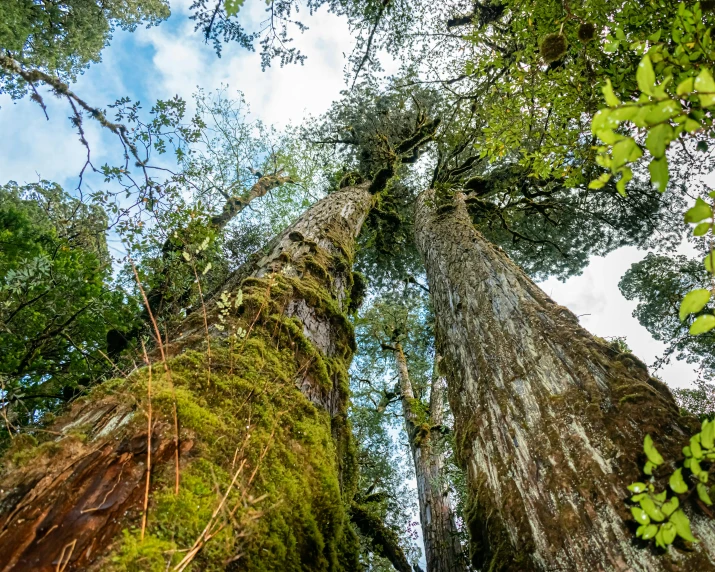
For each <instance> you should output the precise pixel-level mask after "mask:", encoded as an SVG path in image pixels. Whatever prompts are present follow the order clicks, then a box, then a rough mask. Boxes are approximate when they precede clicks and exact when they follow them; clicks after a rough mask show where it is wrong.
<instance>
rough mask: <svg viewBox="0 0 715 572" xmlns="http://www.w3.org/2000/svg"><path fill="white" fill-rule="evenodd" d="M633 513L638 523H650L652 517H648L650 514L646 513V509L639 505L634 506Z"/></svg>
mask: <svg viewBox="0 0 715 572" xmlns="http://www.w3.org/2000/svg"><path fill="white" fill-rule="evenodd" d="M631 514H632V515H633V518H634V519H635V520H636V522H637V523H639V524H650V518H649V517H648V515H647V514H646V513H645V511H644V510H643V509H642V508H639V507H637V506H632V507H631Z"/></svg>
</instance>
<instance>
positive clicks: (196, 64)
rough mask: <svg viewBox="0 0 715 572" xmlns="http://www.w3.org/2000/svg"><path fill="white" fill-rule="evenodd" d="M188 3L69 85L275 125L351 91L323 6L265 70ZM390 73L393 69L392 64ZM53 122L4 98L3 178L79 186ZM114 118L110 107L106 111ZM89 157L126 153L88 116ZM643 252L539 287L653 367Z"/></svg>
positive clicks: (63, 113) (92, 181) (677, 379)
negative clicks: (235, 104)
mask: <svg viewBox="0 0 715 572" xmlns="http://www.w3.org/2000/svg"><path fill="white" fill-rule="evenodd" d="M190 3H191V0H178V1H172V3H171V5H172V17H171V18H170V19H169V20H168V21H167V22H164V23H162V24H161V25H160V26H158V27H153V28H150V29H144V28H139V29H137V31H136V32H134V33H127V32H122V31H118V32H117V33H116V34H115V36H114V38H113V40H112V43H111V45H110V46H109V47H108V48H107V49H105V51H104V52H103V56H102V58H103V61H102V62H101V63H99V64H95V65H93V66H91V67H90V69H89V70H87V71H86V72H85V73H84V74H83V75H82V76H81V77H80V78H79V80H78V82H77V83H76V84H75V85H74V86H73V89H74V91H75V92H76V93H78V94H79V95H80V96H81V97H83V98H84V99H85V100H87V101H88V102H89V103H90V104H92V105H95V106H99V107H104V106H106V105H107V104H109V103H112V102H114V101H115V100H116V99H118V98H120V97H123V96H129V97H130V98H132V99H133V100H139V101H141V102H142V103H143V106H144V107H145V108H149V107H151V103H152V102H153V101H155V100H157V99H168V98H171V97H173V96H174V95H179V96H181V97H183V98H184V99H186V100H187V102H189V103H190V101H191V95H192V94H193V93H194V92H195V91H196V89H197V86H201V87H202V88H204V89H205V90H206V91H207V92H208V91H212V90H214V89H217V88H219V87H221V86H228V91H229V94H230V93H231V92H232V91H233V90H240V91H242V92H243V93H244V94H245V97H246V101H247V102H248V104H249V106H250V109H251V114H252V116H253V117H254V118H259V119H261V120H263V121H264V122H265V123H267V124H273V125H276V126H277V127H281V126H285V125H286V124H288V123H290V122H292V123H293V124H298V123H300V122H301V121H302V119H303V118H304V117H306V116H307V115H309V114H312V115H318V114H320V113H321V112H323V111H325V110H326V109H327V108H328V106H329V105H330V103H331V102H332V101H333V100H335V99H337V98H338V97H339V94H340V91H341V90H342V89H345V87H346V86H345V84H344V74H343V71H344V66H345V61H346V56H347V54H349V53H350V51H351V49H352V45H353V42H352V39H351V37H350V32H349V30H348V26H347V24H346V22H345V20H344V19H342V18H339V17H337V16H334V15H332V14H329V13H327V11H326V10H320V11H318V13H317V14H315V15H313V16H308V15H307V14H303V16H305V18H304V21H305V22H306V23H307V24H308V26H309V30H308V31H306V32H305V33H304V34H302V35H300V34H299V35H298V36H297V37H296V41H295V44H296V45H297V46H298V47H299V48H300V50H301V51H302V52H303V53H305V54H306V55H307V56H308V58H307V60H306V62H305V64H304V65H303V66H300V65H291V66H286V67H284V68H280V67H278V66H276V67H272V68H269V69H268V70H266V71H265V72H263V71H261V67H260V55H259V54H258V53H257V52H248V51H246V50H244V49H242V48H240V47H239V46H237V45H226V46H225V47H224V49H223V54H222V57H221V58H218V57H217V56H216V54H215V52H214V50H213V48H212V47H211V46H210V45H206V44H205V43H204V42H203V40H202V38H201V37H200V35H199V34H198V33H195V32H194V31H193V27H194V22H193V21H191V20H189V19H188V14H189V12H188V6H189V5H190ZM240 16H241V18H242V19H243V20H244V21H245V22H246V23H247V26H246V27H247V29H255V28H256V27H257V26H258V25H260V22H261V21H263V20H264V19H265V17H266V13H265V7H264V5H263V3H262V2H247V3H245V4H244V6H243V7H242V11H241V13H240ZM387 69H388V72H389V71H390V66H389V62H388V66H387ZM45 101H46V103H47V104H48V113H49V116H50V120H49V121H47V120H46V119H45V117H44V115H43V113H42V111H41V109H40V108H39V106H38V105H37V104H35V103H34V102H32V101H30V100H29V99H27V98H26V99H24V100H21V101H19V102H12V101H10V99H9V98H8V97H7V96H2V95H0V133H4V134H9V136H5V137H3V138H1V139H0V183H5V182H6V181H8V180H15V181H17V182H19V183H26V182H32V181H36V180H38V178H44V179H48V180H52V181H56V182H58V183H60V184H62V185H63V186H64V187H65V188H66V189H68V190H69V189H74V188H76V186H77V175H78V173H79V171H80V169H81V168H82V165H83V164H84V161H85V157H86V150H85V149H84V148H83V147H82V145H81V144H80V142H79V140H78V138H77V136H76V133H75V132H74V128H73V127H72V125H71V124H70V122H69V121H68V120H67V116H68V115H69V111H68V109H67V106H66V104H65V102H63V101H59V100H57V99H56V98H54V97H52V96H49V95H48V96H46V97H45ZM110 118H111V114H110ZM85 129H86V131H87V138H88V140H89V142H90V145H91V148H92V159H93V161H94V162H95V164H97V165H101V164H102V163H104V162H105V161H114V162H116V161H117V160H118V158H120V157H121V149H120V147H119V143H118V141H116V139H115V138H114V137H113V136H111V135H110V134H108V133H107V132H106V130H104V129H102V128H100V127H99V126H98V125H96V123H94V122H91V121H89V120H88V121H86V122H85ZM101 184H102V181H101V180H100V179H99V178H98V177H93V178H92V177H90V178H89V179H88V180H87V188H88V189H89V190H92V189H93V188H97V187H98V186H100V185H101ZM644 255H645V253H644V252H642V251H638V250H636V249H634V248H631V247H627V248H621V249H619V250H617V251H615V252H613V253H611V254H609V255H608V256H606V257H596V258H593V259H592V261H591V264H590V265H589V266H588V268H586V270H585V271H584V272H583V273H582V274H581V275H580V276H575V277H572V278H570V279H569V280H567V281H566V282H559V281H558V280H555V279H550V280H547V281H546V282H544V283H543V284H542V287H543V288H544V290H545V291H546V293H547V294H549V295H551V296H552V297H553V298H554V299H555V300H556V301H557V302H558V303H559V304H562V305H564V306H566V307H568V308H570V309H571V310H572V311H573V312H574V313H575V314H576V315H578V316H580V320H581V324H582V325H583V326H584V327H586V328H587V329H588V330H589V331H591V332H592V333H593V334H596V335H598V336H601V337H605V338H608V337H612V336H625V337H626V338H627V342H628V344H629V345H630V347H631V348H632V349H633V351H634V352H635V353H636V355H638V356H639V357H640V358H641V359H642V360H643V361H644V362H645V363H648V364H652V363H653V362H654V361H655V359H656V358H657V356H658V355H659V354H660V353H661V352H662V351H663V349H664V345H663V344H662V343H660V342H657V341H655V340H654V339H653V338H652V337H651V336H650V335H649V334H648V332H647V331H646V330H645V329H644V328H643V327H641V326H640V325H639V324H638V322H637V320H636V319H635V318H633V317H632V316H631V314H632V312H633V309H634V308H635V304H636V303H635V302H631V301H628V300H626V299H624V298H623V296H622V295H621V293H620V291H619V290H618V281H619V280H620V278H621V276H622V275H623V273H624V272H625V271H626V270H627V269H628V268H629V267H630V265H631V264H632V263H633V262H636V261H638V260H640V259H641V258H642V257H643V256H644ZM656 374H657V375H658V376H659V377H661V378H662V379H664V380H665V381H666V382H667V383H669V384H670V385H671V386H674V387H682V386H686V385H688V384H689V383H690V382H691V381H692V380H693V379H695V373H694V371H693V368H692V367H691V366H690V365H688V364H685V363H683V362H674V363H672V364H671V365H668V366H666V367H664V368H663V369H661V370H660V371H658V372H656Z"/></svg>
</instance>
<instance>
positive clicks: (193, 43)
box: [136, 2, 353, 125]
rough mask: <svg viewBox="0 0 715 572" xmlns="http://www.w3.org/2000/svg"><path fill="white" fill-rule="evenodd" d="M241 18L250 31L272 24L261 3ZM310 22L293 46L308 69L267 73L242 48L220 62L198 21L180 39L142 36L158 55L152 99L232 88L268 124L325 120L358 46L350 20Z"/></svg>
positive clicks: (161, 33) (167, 34)
mask: <svg viewBox="0 0 715 572" xmlns="http://www.w3.org/2000/svg"><path fill="white" fill-rule="evenodd" d="M241 14H242V16H243V18H244V19H245V20H246V21H249V20H250V22H251V23H250V24H247V25H246V27H247V29H255V28H256V26H257V23H259V22H261V21H263V20H265V18H266V14H265V10H264V7H263V6H261V5H260V3H255V2H254V3H250V4H247V5H245V6H244V9H242V12H241ZM306 21H307V23H308V24H309V25H310V27H311V28H312V29H311V30H308V31H307V32H306V33H305V34H302V35H301V34H298V35H297V36H296V38H295V41H294V42H293V43H292V44H291V46H292V45H295V46H296V47H298V48H299V49H300V51H301V52H302V53H304V54H305V55H306V56H307V60H306V62H305V64H304V65H295V64H292V65H289V66H286V67H283V68H281V67H278V65H277V62H274V66H273V67H270V68H268V69H267V70H266V71H265V72H262V71H261V66H260V54H259V53H258V52H248V51H246V50H244V49H243V48H241V47H240V46H238V45H226V46H225V47H224V49H223V52H222V57H221V58H217V57H216V54H215V53H214V51H213V48H212V46H211V45H207V44H205V43H204V42H203V40H202V38H201V37H200V36H199V35H198V34H197V33H194V32H193V26H194V22H193V21H186V22H184V23H183V24H182V25H181V26H180V30H181V32H180V33H179V34H174V33H172V31H171V29H169V28H163V29H162V28H161V27H159V28H158V29H149V30H141V31H137V33H136V35H137V41H138V42H139V43H140V44H144V45H150V46H151V47H152V48H153V49H154V50H155V51H156V52H155V55H154V58H153V63H154V67H155V69H154V73H156V74H157V80H159V81H155V82H154V83H153V84H152V92H153V93H152V95H153V96H154V97H155V98H167V97H171V96H173V95H175V94H178V95H181V96H182V97H184V98H185V99H189V98H190V96H191V94H192V93H193V92H194V91H195V89H196V86H197V85H200V86H201V87H202V88H204V89H205V90H206V91H211V90H213V89H216V88H218V87H220V86H221V85H222V84H228V85H229V86H230V88H231V89H235V90H240V91H242V92H243V93H244V94H245V96H246V100H247V101H248V103H249V105H250V106H251V111H252V113H253V114H254V115H255V116H257V117H259V118H260V119H262V120H263V121H265V122H266V123H271V124H274V125H286V124H287V123H289V122H293V123H299V122H300V121H301V120H302V119H303V118H304V117H305V116H306V115H307V114H309V113H310V114H319V113H321V112H323V111H325V110H326V109H327V108H328V106H329V105H330V103H331V102H332V101H334V100H335V99H337V98H338V96H339V93H340V90H341V89H343V88H344V87H345V85H344V83H343V73H342V72H343V66H344V62H345V60H344V58H343V53H349V52H350V50H351V49H352V43H353V41H352V39H351V37H350V33H349V30H348V27H347V24H346V22H345V20H344V19H342V18H338V17H337V16H335V15H333V14H329V13H327V12H326V11H324V10H323V11H320V12H318V13H317V14H315V15H313V16H312V17H309V18H307V20H306ZM257 50H260V47H258V46H257Z"/></svg>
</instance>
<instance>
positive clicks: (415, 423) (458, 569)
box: [393, 342, 466, 572]
mask: <svg viewBox="0 0 715 572" xmlns="http://www.w3.org/2000/svg"><path fill="white" fill-rule="evenodd" d="M393 354H394V356H395V363H396V364H397V371H398V374H399V380H400V395H401V399H402V413H403V416H404V418H405V430H406V432H407V436H408V438H409V440H410V450H411V452H412V459H413V461H414V464H415V474H416V476H417V496H418V499H419V505H420V523H421V525H422V538H423V540H424V546H425V560H426V562H427V572H462V571H464V570H466V563H465V560H464V556H463V554H462V547H461V544H460V542H459V535H458V531H457V526H456V524H455V520H454V513H453V511H452V507H451V505H450V501H449V483H448V482H447V480H446V479H445V475H444V459H443V455H442V453H441V452H440V449H439V444H438V443H436V442H435V439H434V437H433V435H432V427H434V426H436V425H439V424H441V423H442V406H441V395H440V388H439V380H438V378H437V377H436V376H435V377H434V378H433V384H432V394H431V395H430V415H429V417H428V416H426V415H425V413H424V412H422V411H420V406H419V404H418V402H417V400H416V399H415V395H414V390H413V388H412V381H411V379H410V375H409V371H408V369H407V360H406V359H405V354H404V351H403V350H402V345H401V344H400V343H399V342H396V343H395V344H394V346H393Z"/></svg>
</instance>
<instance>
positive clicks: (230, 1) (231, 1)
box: [224, 0, 243, 18]
mask: <svg viewBox="0 0 715 572" xmlns="http://www.w3.org/2000/svg"><path fill="white" fill-rule="evenodd" d="M242 5H243V0H226V2H225V3H224V7H225V9H226V16H228V17H229V18H230V17H231V16H235V15H236V14H238V10H239V8H240V7H241V6H242Z"/></svg>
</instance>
